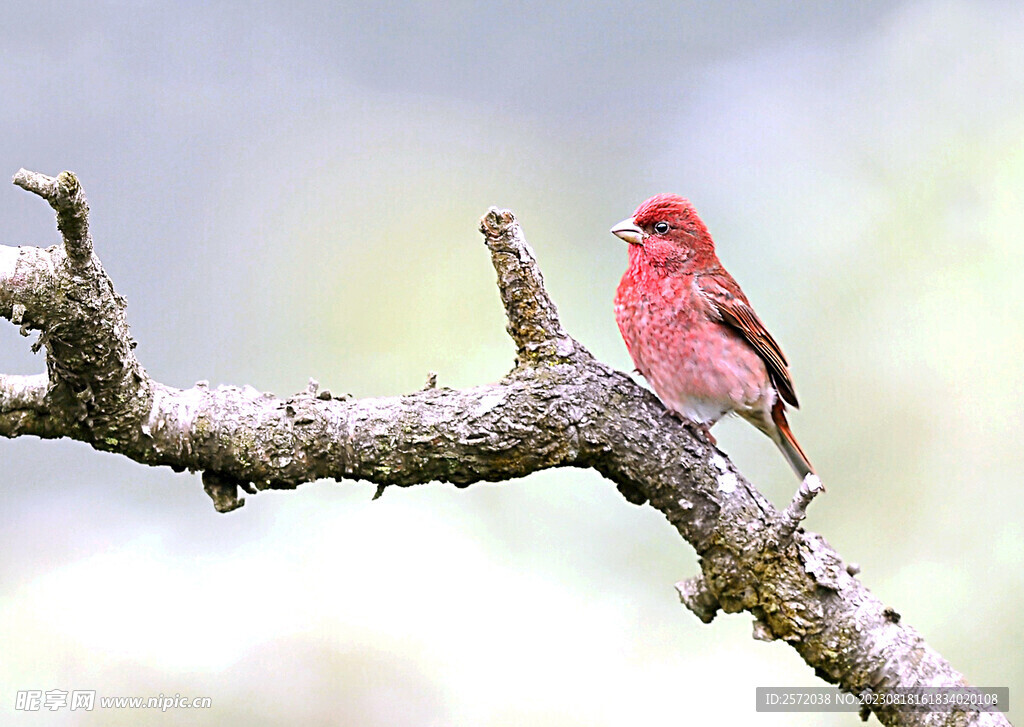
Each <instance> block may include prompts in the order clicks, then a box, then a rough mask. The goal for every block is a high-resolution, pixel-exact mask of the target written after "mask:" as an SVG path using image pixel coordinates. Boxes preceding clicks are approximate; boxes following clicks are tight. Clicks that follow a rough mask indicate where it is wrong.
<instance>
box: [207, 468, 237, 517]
mask: <svg viewBox="0 0 1024 727" xmlns="http://www.w3.org/2000/svg"><path fill="white" fill-rule="evenodd" d="M203 489H204V490H206V494H207V495H209V496H210V499H211V500H213V508H214V509H215V510H216V511H217V512H219V513H226V512H231V511H232V510H237V509H238V508H240V507H241V506H242V505H244V504H245V498H244V497H239V496H238V483H237V482H236V481H235V480H232V479H230V478H228V477H223V476H221V475H220V474H218V473H216V472H211V471H210V470H206V471H205V472H203Z"/></svg>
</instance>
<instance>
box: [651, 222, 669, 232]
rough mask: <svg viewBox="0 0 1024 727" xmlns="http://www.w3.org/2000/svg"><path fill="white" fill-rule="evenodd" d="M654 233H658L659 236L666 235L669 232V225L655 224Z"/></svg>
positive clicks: (664, 223) (665, 223) (663, 223)
mask: <svg viewBox="0 0 1024 727" xmlns="http://www.w3.org/2000/svg"><path fill="white" fill-rule="evenodd" d="M654 231H655V232H657V233H658V234H659V235H664V234H665V233H666V232H668V223H667V222H655V223H654Z"/></svg>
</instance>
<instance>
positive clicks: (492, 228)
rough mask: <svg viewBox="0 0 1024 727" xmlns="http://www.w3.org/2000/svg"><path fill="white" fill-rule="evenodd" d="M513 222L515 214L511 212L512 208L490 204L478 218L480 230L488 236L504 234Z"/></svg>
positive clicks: (514, 221)
mask: <svg viewBox="0 0 1024 727" xmlns="http://www.w3.org/2000/svg"><path fill="white" fill-rule="evenodd" d="M515 223H516V216H515V215H514V214H512V210H503V209H499V208H498V207H494V206H491V207H489V208H488V209H487V213H486V214H485V215H484V216H483V217H481V218H480V232H482V233H484V234H485V235H487V236H489V237H500V236H501V235H504V234H506V233H507V232H508V230H509V228H511V227H512V225H514V224H515Z"/></svg>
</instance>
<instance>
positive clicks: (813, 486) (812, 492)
mask: <svg viewBox="0 0 1024 727" xmlns="http://www.w3.org/2000/svg"><path fill="white" fill-rule="evenodd" d="M824 491H825V485H824V484H823V483H822V481H821V478H820V477H818V475H816V474H809V475H807V476H806V477H804V479H803V481H801V482H800V487H799V488H797V491H796V494H795V495H794V496H793V501H792V502H790V503H789V507H787V508H786V509H785V510H784V511H783V512H782V513H781V514H780V515H779V519H778V521H777V523H776V533H777V534H778V538H779V542H780V543H784V542H785V541H787V540H789V539H790V538H791V537H793V533H794V532H796V529H797V527H798V526H799V525H800V522H801V521H802V520H803V519H804V518H805V517H807V507H808V505H810V504H811V501H812V500H814V498H815V497H816V496H817V495H818V493H819V492H824Z"/></svg>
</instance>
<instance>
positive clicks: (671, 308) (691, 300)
mask: <svg viewBox="0 0 1024 727" xmlns="http://www.w3.org/2000/svg"><path fill="white" fill-rule="evenodd" d="M612 233H613V234H615V235H617V236H618V237H620V238H622V239H623V240H625V241H626V242H628V243H629V267H628V268H627V269H626V273H625V274H624V275H623V276H622V281H621V282H620V283H619V288H618V290H617V291H616V293H615V320H616V322H618V324H619V330H620V331H621V332H622V338H623V339H624V340H625V341H626V348H627V349H629V354H630V356H632V357H633V363H634V364H635V365H636V368H637V371H639V372H640V373H641V374H642V375H643V376H644V377H645V378H646V379H647V380H648V381H649V382H650V384H651V386H652V387H653V389H654V392H655V393H656V394H657V395H658V398H660V399H661V401H662V403H664V404H665V406H666V407H667V408H668V409H669V411H671V412H673V413H675V414H676V415H677V416H679V417H682V418H685V419H688V420H690V421H692V422H695V423H697V424H699V425H701V426H702V427H703V428H704V431H705V432H707V430H708V429H709V428H710V427H711V426H712V425H713V424H714V423H715V422H717V421H718V420H719V419H721V418H722V416H724V415H725V414H730V413H736V414H739V415H740V416H741V417H743V418H744V419H746V420H747V421H748V422H750V423H751V424H753V425H754V426H755V427H757V428H758V429H760V430H761V431H762V432H764V433H765V434H767V435H768V436H769V437H771V440H772V441H773V442H775V444H776V445H777V446H778V448H779V449H780V450H782V454H783V455H785V457H786V460H787V461H788V462H789V465H790V467H792V468H793V471H794V472H796V473H797V476H799V477H800V479H803V478H804V477H806V476H807V475H808V474H814V467H812V466H811V463H810V462H809V461H808V459H807V455H805V454H804V452H803V450H802V449H801V448H800V445H799V444H797V441H796V438H795V437H794V436H793V432H792V431H791V430H790V428H789V423H788V422H787V421H786V404H787V403H789V404H792V405H793V406H794V407H796V406H799V405H798V404H797V400H796V393H795V392H794V391H793V380H792V379H791V378H790V375H789V368H788V362H787V361H786V357H785V356H784V355H783V353H782V349H781V348H780V347H779V344H778V343H776V342H775V339H774V338H772V336H771V334H770V333H768V331H767V329H765V327H764V324H763V323H761V319H760V318H758V317H757V314H756V313H754V309H753V308H751V306H750V302H749V301H748V300H747V297H746V296H745V295H743V291H742V290H740V286H739V285H738V284H737V283H736V281H735V280H733V277H732V276H731V275H729V273H727V272H726V271H725V268H723V267H722V263H721V262H719V260H718V256H717V255H716V254H715V244H714V242H712V240H711V235H709V234H708V231H707V228H706V227H705V226H704V223H703V222H701V219H700V218H699V217H698V216H697V212H696V210H694V208H693V205H692V204H690V202H689V201H687V200H685V199H683V198H682V197H679V196H678V195H675V194H659V195H657V196H654V197H651V198H650V199H649V200H647V201H646V202H644V203H643V204H641V205H640V206H639V207H637V210H636V212H635V213H634V214H633V216H632V217H631V218H629V219H626V220H623V221H622V222H620V223H619V224H617V225H615V227H613V228H612ZM708 437H709V438H710V439H711V442H712V443H714V438H712V437H711V435H710V433H708Z"/></svg>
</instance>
